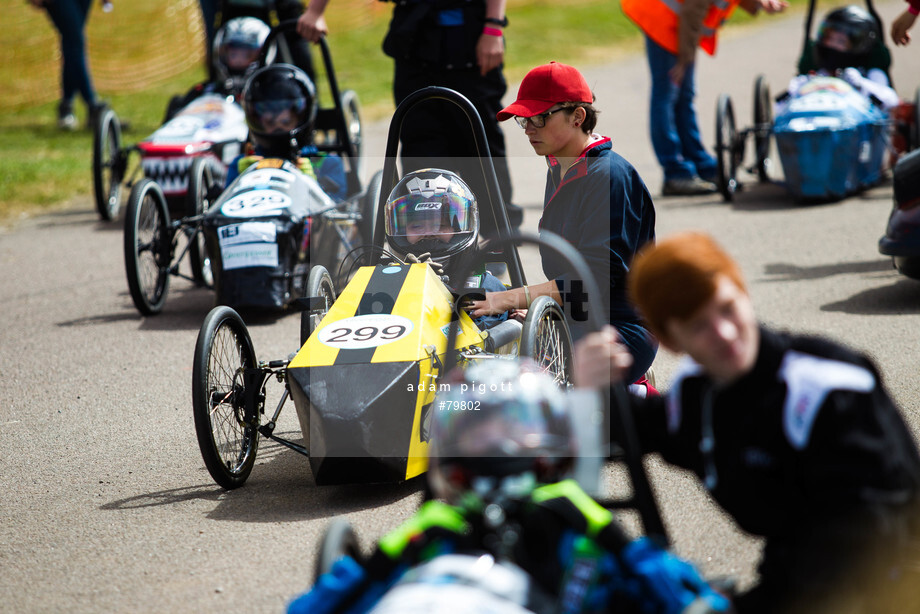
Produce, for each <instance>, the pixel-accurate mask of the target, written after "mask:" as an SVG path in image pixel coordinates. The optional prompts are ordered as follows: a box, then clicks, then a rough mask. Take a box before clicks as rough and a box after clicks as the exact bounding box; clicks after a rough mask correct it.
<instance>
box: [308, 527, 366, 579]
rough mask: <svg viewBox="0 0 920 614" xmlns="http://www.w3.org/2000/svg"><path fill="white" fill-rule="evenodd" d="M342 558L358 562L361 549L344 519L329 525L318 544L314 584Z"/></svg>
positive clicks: (353, 531) (355, 536) (352, 530)
mask: <svg viewBox="0 0 920 614" xmlns="http://www.w3.org/2000/svg"><path fill="white" fill-rule="evenodd" d="M344 556H350V557H352V558H353V559H355V560H357V561H360V560H361V548H360V547H359V545H358V536H357V535H355V530H354V529H353V528H352V526H351V523H350V522H348V521H347V520H345V519H344V518H336V519H334V520H333V521H332V522H331V523H330V524H329V527H328V528H327V529H326V533H325V534H324V535H323V539H322V541H321V542H320V544H319V552H318V553H317V556H316V571H315V573H314V576H313V581H314V583H315V582H316V580H318V579H319V577H320V576H321V575H323V574H324V573H327V572H329V571H331V570H332V566H333V565H335V562H336V561H338V560H339V559H340V558H342V557H344Z"/></svg>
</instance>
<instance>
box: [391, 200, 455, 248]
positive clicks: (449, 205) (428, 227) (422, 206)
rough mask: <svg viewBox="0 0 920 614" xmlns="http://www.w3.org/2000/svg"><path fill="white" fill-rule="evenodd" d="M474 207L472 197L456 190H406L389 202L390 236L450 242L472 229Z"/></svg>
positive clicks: (408, 239)
mask: <svg viewBox="0 0 920 614" xmlns="http://www.w3.org/2000/svg"><path fill="white" fill-rule="evenodd" d="M472 209H473V206H472V201H471V200H470V199H469V198H466V197H464V196H461V195H459V194H456V193H453V192H448V193H446V194H438V195H433V196H424V195H418V194H406V195H404V196H400V197H399V198H396V199H394V200H391V201H390V202H388V203H387V208H386V232H387V236H389V237H394V238H399V239H402V240H403V241H405V242H406V243H408V244H410V245H415V244H416V243H419V242H420V241H432V240H433V241H440V242H442V243H445V244H447V243H450V242H451V241H453V240H454V239H455V238H457V237H459V236H462V237H466V236H468V235H469V233H470V232H472V231H473V219H472V218H473V216H472V215H471V212H472Z"/></svg>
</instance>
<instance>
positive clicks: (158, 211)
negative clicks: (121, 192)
mask: <svg viewBox="0 0 920 614" xmlns="http://www.w3.org/2000/svg"><path fill="white" fill-rule="evenodd" d="M172 240H173V233H172V229H171V227H170V221H169V209H167V207H166V197H165V196H164V195H163V190H161V189H160V186H159V185H158V184H157V183H156V182H155V181H153V180H152V179H142V180H141V181H139V182H137V183H136V184H134V187H132V188H131V196H130V197H129V198H128V209H127V211H126V212H125V243H124V251H125V273H126V274H127V276H128V289H129V290H130V291H131V300H133V301H134V306H135V307H137V309H138V311H140V312H141V313H142V314H144V315H147V316H149V315H154V314H157V313H160V311H162V309H163V304H164V303H165V302H166V294H167V292H168V291H169V266H170V260H171V259H172Z"/></svg>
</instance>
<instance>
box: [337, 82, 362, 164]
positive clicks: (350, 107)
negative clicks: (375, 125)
mask: <svg viewBox="0 0 920 614" xmlns="http://www.w3.org/2000/svg"><path fill="white" fill-rule="evenodd" d="M342 113H343V114H344V115H345V129H346V133H345V134H344V135H343V136H344V139H348V142H349V143H351V147H352V151H353V152H354V154H355V159H354V160H352V161H351V163H352V168H354V169H355V170H356V171H357V173H358V176H359V177H360V176H361V175H362V174H363V172H364V168H363V164H364V143H363V141H364V129H363V128H362V127H361V105H360V103H359V102H358V94H357V92H355V91H354V90H345V91H344V92H342ZM344 139H343V140H344Z"/></svg>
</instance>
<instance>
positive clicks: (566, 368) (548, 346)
mask: <svg viewBox="0 0 920 614" xmlns="http://www.w3.org/2000/svg"><path fill="white" fill-rule="evenodd" d="M520 355H521V356H526V357H528V358H531V359H533V360H534V361H535V362H536V363H537V364H538V365H539V366H540V368H541V369H543V370H544V371H546V372H547V373H549V374H550V375H551V376H552V377H553V379H554V380H556V383H557V384H559V385H560V386H567V385H568V384H569V383H570V382H571V381H572V335H571V333H570V332H569V325H568V322H566V319H565V313H563V311H562V308H560V307H559V304H558V303H556V301H554V300H553V299H551V298H550V297H548V296H539V297H537V298H536V299H535V300H534V302H533V303H532V304H531V305H530V307H529V308H528V309H527V317H526V318H525V319H524V327H523V329H522V330H521V350H520Z"/></svg>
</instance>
